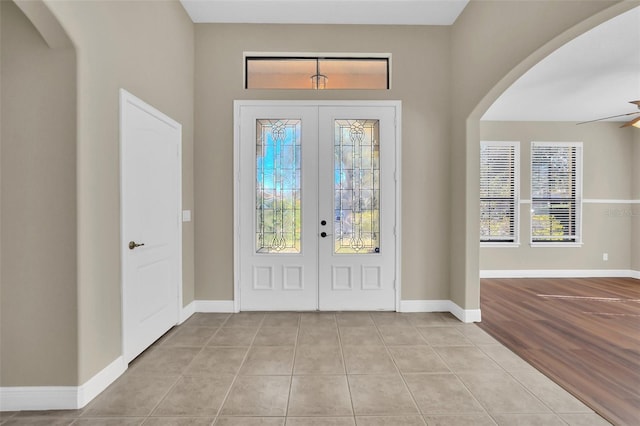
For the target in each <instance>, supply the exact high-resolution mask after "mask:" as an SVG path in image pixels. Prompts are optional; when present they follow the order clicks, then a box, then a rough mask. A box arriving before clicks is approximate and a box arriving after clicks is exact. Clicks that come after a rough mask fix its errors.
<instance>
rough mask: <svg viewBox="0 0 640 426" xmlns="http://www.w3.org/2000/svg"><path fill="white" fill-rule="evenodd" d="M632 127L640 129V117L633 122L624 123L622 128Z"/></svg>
mask: <svg viewBox="0 0 640 426" xmlns="http://www.w3.org/2000/svg"><path fill="white" fill-rule="evenodd" d="M636 124H638V126H636ZM631 126H635V127H640V117H636V118H634V119H633V120H631V121H629V122H627V123H624V124H623V125H622V126H620V128H623V127H631Z"/></svg>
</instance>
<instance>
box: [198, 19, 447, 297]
mask: <svg viewBox="0 0 640 426" xmlns="http://www.w3.org/2000/svg"><path fill="white" fill-rule="evenodd" d="M243 51H258V52H276V51H278V52H373V53H376V52H381V53H391V54H392V55H393V59H392V60H393V65H392V66H393V73H392V77H393V78H392V82H391V84H392V89H391V90H389V91H370V90H360V91H332V90H326V91H305V90H287V91H269V90H244V89H243V81H242V66H243V64H242V59H243V56H242V55H243ZM449 75H450V68H449V29H448V28H447V27H410V26H405V27H394V26H377V27H376V26H321V25H311V26H298V25H286V26H277V25H217V24H198V25H196V148H195V153H196V155H195V170H196V176H195V182H196V188H195V191H196V200H197V204H196V217H197V225H196V229H197V234H196V299H204V300H229V299H232V298H233V250H232V247H233V233H232V228H233V179H232V175H233V100H234V99H312V100H315V99H350V100H353V99H391V100H401V101H402V114H403V123H402V133H403V139H402V144H403V146H402V149H403V154H404V155H403V158H402V181H403V189H402V193H403V203H402V226H403V234H402V253H403V260H402V276H403V277H402V279H403V288H402V297H403V299H448V296H449V289H448V282H449V271H448V266H447V264H448V255H449V249H448V247H449V235H448V216H449V212H448V206H449V184H448V176H449V174H448V173H449V172H448V167H447V164H448V159H449V139H450V137H449V128H450V121H449V105H450V103H449V87H450V84H451V81H450V79H449Z"/></svg>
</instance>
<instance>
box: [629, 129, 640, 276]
mask: <svg viewBox="0 0 640 426" xmlns="http://www.w3.org/2000/svg"><path fill="white" fill-rule="evenodd" d="M632 130H633V132H634V142H633V157H632V158H633V160H632V164H633V170H632V171H633V175H632V176H633V177H632V179H633V180H632V188H631V189H632V193H631V198H632V199H633V200H636V201H638V200H640V130H638V129H632ZM631 211H632V212H633V215H632V223H631V226H632V228H631V269H632V270H634V271H636V272H637V273H638V274H640V204H634V205H633V206H632V207H631Z"/></svg>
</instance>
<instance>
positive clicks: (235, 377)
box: [212, 314, 266, 425]
mask: <svg viewBox="0 0 640 426" xmlns="http://www.w3.org/2000/svg"><path fill="white" fill-rule="evenodd" d="M231 315H232V314H231ZM231 315H229V318H231ZM265 317H266V314H263V316H262V319H261V320H260V323H259V324H258V328H257V329H256V332H255V333H254V335H253V338H252V339H251V342H249V346H248V347H247V352H246V353H245V354H244V357H242V362H240V365H239V366H238V371H236V374H235V375H234V376H233V380H232V381H231V384H230V385H229V389H227V392H226V393H225V395H224V398H222V402H221V403H220V407H218V411H217V413H216V415H215V417H214V419H213V423H212V425H213V424H215V423H217V422H218V417H220V416H221V415H222V408H223V407H224V404H226V402H227V399H228V398H229V394H230V393H231V389H233V386H234V385H235V384H236V381H237V380H238V377H240V371H241V370H242V366H243V365H244V363H245V361H246V360H247V357H248V356H249V352H251V348H252V347H253V342H255V340H256V337H257V336H258V332H259V331H260V327H262V323H263V322H264V319H265ZM227 320H228V319H227ZM226 322H227V321H225V323H226ZM223 325H224V324H223ZM230 328H233V327H230ZM220 329H222V326H221V327H220ZM216 334H217V333H216ZM212 339H213V337H212Z"/></svg>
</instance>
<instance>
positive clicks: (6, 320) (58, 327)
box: [0, 1, 78, 386]
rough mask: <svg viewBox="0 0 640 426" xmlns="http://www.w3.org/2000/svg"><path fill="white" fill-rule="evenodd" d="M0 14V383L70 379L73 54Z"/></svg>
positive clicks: (73, 349)
mask: <svg viewBox="0 0 640 426" xmlns="http://www.w3.org/2000/svg"><path fill="white" fill-rule="evenodd" d="M0 10H1V11H2V12H1V15H2V16H1V19H2V20H1V24H0V28H1V31H0V33H1V45H0V51H1V58H2V60H1V69H0V72H1V75H2V79H1V86H2V93H1V97H0V99H1V102H0V103H1V108H2V110H1V111H2V115H1V122H2V131H1V152H2V155H1V159H2V165H1V169H0V170H1V181H0V182H1V183H2V185H1V188H0V194H1V198H2V204H1V206H2V215H1V218H2V237H1V243H2V246H1V247H2V251H1V253H0V259H1V264H0V274H1V287H0V293H1V294H2V300H1V302H0V335H1V336H0V339H1V340H2V344H1V345H0V348H1V349H0V351H1V352H0V359H1V360H2V362H0V378H1V381H0V386H28V385H40V386H42V385H48V386H64V385H75V384H76V383H77V346H78V344H77V329H78V325H77V310H76V308H77V297H76V253H77V252H76V169H75V165H76V135H75V130H76V119H75V117H76V103H75V101H76V88H75V81H76V78H75V72H76V60H75V52H74V50H73V49H72V48H67V49H55V50H52V49H50V48H49V47H48V46H47V44H46V43H45V41H44V40H43V39H42V37H41V36H40V34H39V33H38V32H37V31H36V29H35V27H34V26H33V25H32V24H31V22H30V21H29V20H28V19H27V17H26V16H24V14H23V13H22V11H20V9H18V7H17V6H16V5H15V4H14V3H13V2H9V1H2V2H0Z"/></svg>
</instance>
